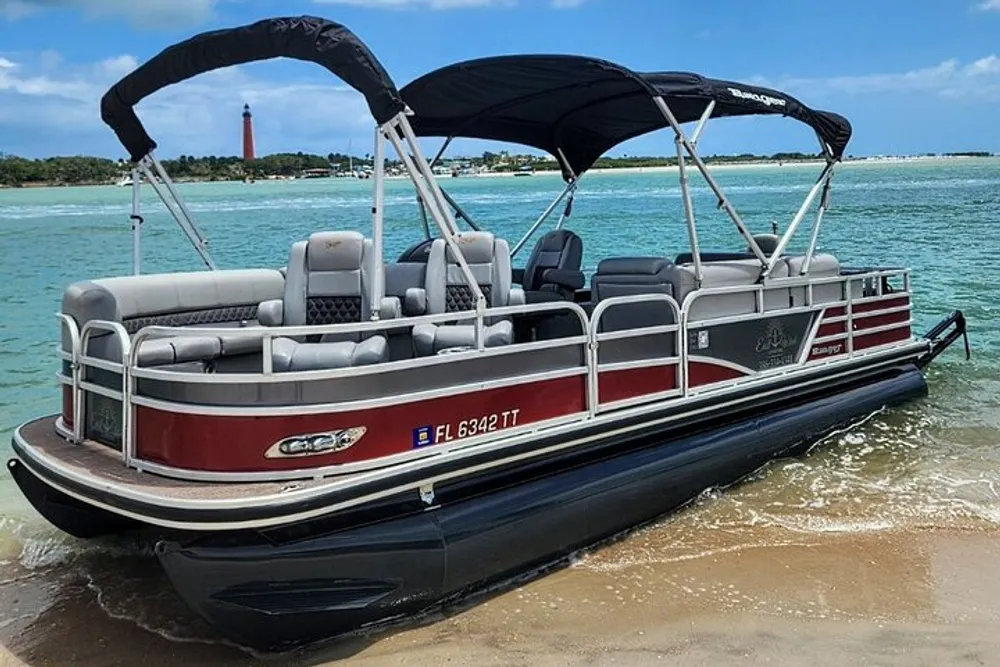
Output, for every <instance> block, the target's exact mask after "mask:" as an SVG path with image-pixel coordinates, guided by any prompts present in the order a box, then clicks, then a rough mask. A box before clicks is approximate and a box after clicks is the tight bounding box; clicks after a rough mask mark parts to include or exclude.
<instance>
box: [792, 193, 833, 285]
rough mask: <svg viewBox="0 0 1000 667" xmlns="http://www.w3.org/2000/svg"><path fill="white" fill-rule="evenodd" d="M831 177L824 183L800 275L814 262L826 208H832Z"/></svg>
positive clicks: (806, 271) (807, 270)
mask: <svg viewBox="0 0 1000 667" xmlns="http://www.w3.org/2000/svg"><path fill="white" fill-rule="evenodd" d="M832 177H833V175H832V174H831V175H830V178H827V179H826V183H824V184H823V197H822V199H820V203H819V209H818V210H817V211H816V220H815V221H814V222H813V226H812V231H811V232H810V234H809V247H808V248H807V249H806V258H805V259H804V260H803V261H802V268H801V269H799V275H800V276H804V275H805V274H806V273H808V272H809V266H810V265H811V264H812V258H813V255H815V254H816V245H817V244H818V243H819V229H820V225H821V224H823V214H824V213H826V210H827V209H828V208H830V181H831V179H832Z"/></svg>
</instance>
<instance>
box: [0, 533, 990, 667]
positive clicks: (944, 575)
mask: <svg viewBox="0 0 1000 667" xmlns="http://www.w3.org/2000/svg"><path fill="white" fill-rule="evenodd" d="M670 539H671V530H670V527H669V525H666V526H657V527H652V528H649V529H645V530H644V531H640V533H638V534H636V535H633V536H630V537H628V538H626V539H624V540H622V541H621V542H618V543H614V544H611V545H608V546H605V547H603V548H601V549H599V550H597V551H595V552H592V553H589V554H586V555H584V556H582V557H581V558H580V559H578V560H577V562H575V563H573V564H572V565H570V566H569V567H567V568H564V569H561V570H558V571H555V572H553V573H550V574H549V575H547V576H544V577H541V578H538V579H535V580H534V581H531V582H529V583H525V584H524V585H522V586H519V587H516V588H511V589H509V590H507V591H505V592H501V593H499V594H496V595H494V596H493V597H492V598H488V599H485V600H482V601H480V602H479V603H478V604H475V605H473V606H471V607H467V608H466V609H464V610H452V611H450V612H448V613H447V614H438V615H436V616H435V617H433V618H429V619H425V620H424V621H423V622H422V624H421V625H419V626H417V627H413V626H412V625H411V626H410V627H407V628H397V629H394V630H388V631H385V632H383V633H381V634H379V635H375V636H367V637H360V638H351V639H346V640H343V639H342V640H340V641H339V642H337V643H335V644H329V645H326V646H319V647H312V648H309V649H306V650H302V651H299V652H296V653H291V654H283V655H270V656H255V655H252V654H249V653H247V652H245V651H243V650H241V649H238V648H235V647H231V646H227V645H224V644H222V643H219V642H218V639H217V638H215V637H214V636H213V634H212V632H211V630H209V629H207V628H204V627H203V626H202V625H201V624H200V623H199V622H198V621H197V619H193V618H191V616H190V614H189V613H188V612H186V610H185V609H184V608H183V607H182V606H181V605H180V603H179V602H177V601H176V600H174V599H173V598H172V596H171V594H170V592H169V589H168V587H167V586H166V583H165V582H164V581H162V578H161V577H159V575H158V573H157V572H156V567H155V563H152V562H150V560H149V559H148V558H142V557H136V556H124V557H123V556H113V555H112V556H106V557H105V558H110V559H112V560H113V561H114V562H115V565H116V567H115V568H113V569H111V568H107V567H106V566H107V565H108V563H101V564H99V563H96V562H95V563H91V564H88V565H85V566H84V567H83V568H82V569H77V570H76V574H73V575H67V578H66V579H64V580H62V581H59V582H57V583H50V582H46V581H45V577H44V576H42V575H41V574H33V573H32V572H31V571H22V572H20V573H19V575H15V576H13V577H11V576H7V577H5V581H4V583H3V584H2V585H0V609H3V620H2V621H0V640H2V644H3V647H4V648H3V649H2V650H0V664H2V665H7V664H11V665H32V666H35V665H66V664H79V665H95V666H96V665H185V666H186V667H196V666H200V665H258V664H259V665H278V664H281V665H285V664H292V665H326V664H334V663H337V662H343V663H347V664H352V665H354V664H357V665H400V666H402V665H411V666H416V667H423V666H427V667H430V666H432V665H434V666H437V665H538V666H541V667H548V666H552V667H555V666H562V665H581V666H583V665H649V664H668V663H669V664H683V665H718V664H768V665H810V666H815V665H847V664H852V665H854V664H872V665H923V664H927V665H1000V633H998V632H997V629H998V628H1000V580H998V579H997V578H996V577H995V575H994V574H993V572H994V570H995V568H996V564H997V563H998V562H1000V530H997V529H996V528H995V527H990V526H987V525H985V524H973V523H970V524H969V525H968V526H966V527H964V528H949V529H932V530H919V529H912V530H906V531H890V532H884V531H877V532H868V533H842V534H838V533H829V534H813V535H808V534H801V533H795V532H791V531H788V530H786V529H782V528H778V527H773V526H770V527H763V528H761V529H757V530H754V531H752V532H748V531H739V532H738V533H734V532H730V531H724V530H720V531H715V532H713V533H712V534H709V535H706V536H705V538H704V539H702V540H700V544H699V545H698V546H699V551H698V552H692V553H678V552H677V551H676V550H674V549H671V547H670V545H669V544H667V543H666V542H665V541H668V540H670ZM657 543H662V546H663V547H664V548H663V549H662V550H661V551H662V553H665V554H672V555H670V556H668V557H664V558H658V557H656V556H655V555H654V554H655V553H656V552H657V550H656V549H654V548H653V547H655V546H656V544H657ZM98 558H100V556H99V555H98ZM88 569H89V570H93V571H98V572H104V573H103V574H101V575H96V574H88V573H87V570H88ZM140 581H143V582H144V583H145V585H146V587H147V591H148V593H149V594H148V595H146V596H142V598H143V599H142V600H141V607H142V608H143V609H144V611H143V612H142V615H140V616H138V617H137V616H133V615H130V614H129V609H130V607H131V608H138V605H136V603H137V602H139V600H138V599H137V598H135V597H131V596H132V590H134V588H135V585H137V584H138V583H139V582H140ZM151 583H152V584H154V585H153V586H150V584H151ZM143 626H146V627H143ZM172 626H174V627H175V628H177V629H180V632H178V633H177V634H175V637H174V639H173V640H168V639H166V638H164V637H163V636H162V634H170V632H171V627H172ZM147 627H148V628H152V629H154V630H155V632H154V631H151V630H150V629H147ZM178 638H181V639H183V641H178Z"/></svg>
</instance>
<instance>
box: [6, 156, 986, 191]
mask: <svg viewBox="0 0 1000 667" xmlns="http://www.w3.org/2000/svg"><path fill="white" fill-rule="evenodd" d="M996 159H1000V156H996V155H992V156H972V155H915V156H905V157H892V156H887V157H868V158H855V159H845V160H844V161H843V162H841V164H840V168H844V167H848V166H855V165H886V164H920V163H932V162H942V161H947V162H955V161H967V160H996ZM824 164H825V163H824V161H823V160H789V161H777V160H760V161H747V162H712V161H708V162H706V165H707V166H708V168H709V169H710V170H711V171H729V170H739V169H785V168H799V167H817V168H821V167H822V166H823V165H824ZM689 168H690V169H695V168H694V167H689ZM676 172H677V166H676V165H657V166H650V167H595V168H593V169H589V170H587V172H586V173H587V174H600V175H606V174H646V173H648V174H657V173H676ZM531 175H533V176H561V172H560V171H558V170H554V169H552V170H539V171H534V172H532V174H531ZM514 177H518V176H517V172H513V171H502V172H484V173H479V174H469V175H466V176H459V177H458V178H462V179H468V178H514ZM406 178H407V176H405V175H402V174H401V175H395V176H388V175H387V176H386V180H405V179H406ZM439 178H440V179H441V180H442V181H448V180H450V179H451V178H452V177H450V176H440V177H439ZM519 178H526V177H525V176H520V177H519ZM241 180H242V179H217V180H200V179H189V178H179V179H174V183H176V184H185V185H186V184H192V183H197V184H205V183H239V182H241ZM327 180H333V181H337V180H345V181H355V180H371V179H370V178H369V179H358V178H352V177H341V178H336V177H333V176H330V177H326V178H297V177H283V178H261V179H256V180H255V181H252V182H251V183H252V184H255V183H269V182H288V181H296V182H297V181H327ZM79 187H125V188H128V187H131V186H119V185H116V184H115V183H108V182H104V183H93V182H88V183H53V182H33V183H22V184H21V185H4V184H0V190H29V189H39V188H79Z"/></svg>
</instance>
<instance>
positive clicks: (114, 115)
mask: <svg viewBox="0 0 1000 667" xmlns="http://www.w3.org/2000/svg"><path fill="white" fill-rule="evenodd" d="M280 57H285V58H294V59H297V60H306V61H311V62H314V63H317V64H319V65H322V66H323V67H325V68H326V69H328V70H329V71H330V72H332V73H333V74H334V75H336V76H337V77H339V78H340V79H342V80H343V81H345V82H346V83H347V84H348V85H350V86H351V87H352V88H354V89H355V90H357V91H358V92H360V93H361V94H362V95H364V96H365V100H366V101H367V102H368V108H369V109H370V110H371V112H372V115H373V116H374V117H375V120H376V121H378V122H379V123H384V122H386V121H388V120H389V119H390V118H392V117H393V116H395V115H396V114H397V113H399V112H400V111H402V110H403V102H402V100H401V99H400V97H399V92H398V91H397V90H396V85H395V84H394V83H393V82H392V79H391V78H390V77H389V75H388V74H387V73H386V71H385V69H383V67H382V64H381V63H379V61H378V59H376V58H375V56H374V54H372V52H371V51H369V50H368V47H367V46H365V44H364V43H363V42H362V41H361V40H360V39H358V37H357V36H356V35H355V34H354V33H352V32H351V31H350V30H348V29H347V28H345V27H344V26H342V25H340V24H339V23H334V22H333V21H328V20H326V19H323V18H319V17H315V16H297V17H284V18H271V19H265V20H262V21H258V22H256V23H253V24H250V25H246V26H241V27H238V28H232V29H227V30H215V31H212V32H206V33H202V34H200V35H195V36H194V37H192V38H191V39H188V40H185V41H183V42H180V43H179V44H175V45H173V46H171V47H169V48H167V49H164V50H163V51H162V52H160V53H159V54H158V55H156V56H155V57H153V58H152V59H151V60H149V61H148V62H146V63H145V64H143V65H142V66H141V67H139V68H138V69H136V70H135V71H133V72H132V73H130V74H129V75H128V76H126V77H125V78H124V79H122V80H121V81H119V82H118V83H116V84H115V85H114V86H112V88H111V89H110V90H109V91H108V92H107V93H106V94H105V95H104V97H103V98H102V99H101V118H102V119H103V120H104V122H105V123H107V124H108V125H109V126H110V127H111V129H112V130H114V131H115V134H117V135H118V138H119V139H120V140H121V142H122V144H123V145H124V146H125V148H126V150H128V152H129V155H130V156H131V157H132V160H133V161H134V162H138V161H139V160H141V159H142V158H143V157H145V156H146V155H147V154H148V153H149V152H150V151H151V150H153V149H154V148H156V142H155V141H153V140H152V139H151V138H150V136H149V135H148V134H147V133H146V130H145V128H144V127H143V126H142V123H141V122H139V119H138V117H137V116H136V115H135V111H134V110H133V107H134V106H135V105H136V104H138V103H139V101H140V100H142V99H143V98H144V97H146V96H148V95H151V94H152V93H155V92H156V91H157V90H159V89H161V88H163V87H165V86H169V85H171V84H174V83H178V82H180V81H184V80H185V79H190V78H191V77H193V76H197V75H198V74H201V73H203V72H208V71H211V70H214V69H219V68H221V67H229V66H231V65H239V64H241V63H248V62H253V61H257V60H268V59H271V58H280Z"/></svg>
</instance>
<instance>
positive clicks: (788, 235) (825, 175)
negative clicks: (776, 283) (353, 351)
mask: <svg viewBox="0 0 1000 667" xmlns="http://www.w3.org/2000/svg"><path fill="white" fill-rule="evenodd" d="M835 164H836V162H834V161H833V160H829V159H828V160H827V161H826V166H824V167H823V171H822V172H821V173H820V175H819V178H818V179H816V183H815V184H813V186H812V187H811V188H810V189H809V194H807V195H806V198H805V200H804V201H803V202H802V205H801V206H800V207H799V210H798V211H797V212H796V213H795V217H794V218H792V222H791V224H790V225H788V229H786V230H785V233H784V234H783V235H782V236H781V239H780V240H779V241H778V247H776V248H775V249H774V252H773V253H771V259H770V260H769V261H768V262H767V268H766V270H765V275H770V273H771V271H772V270H773V269H774V266H775V264H777V263H778V261H779V260H780V259H781V255H782V253H784V252H785V248H787V247H788V243H789V241H791V240H792V235H794V234H795V230H796V229H798V227H799V225H800V224H802V220H803V219H804V218H805V217H806V213H807V212H808V211H809V207H810V206H812V203H813V201H814V200H815V199H816V195H818V194H819V193H820V191H821V190H824V189H825V186H826V185H829V183H830V177H831V176H833V166H834V165H835ZM827 194H829V193H828V192H827ZM824 199H826V197H824ZM823 210H824V207H823V205H822V204H821V205H820V209H819V211H818V212H817V214H816V222H815V224H814V225H813V240H815V239H816V238H818V236H819V225H820V223H821V222H822V220H823ZM813 246H814V244H813V243H812V242H811V243H810V247H811V248H812V247H813ZM809 259H811V254H810V255H809V257H807V258H806V261H809Z"/></svg>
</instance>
